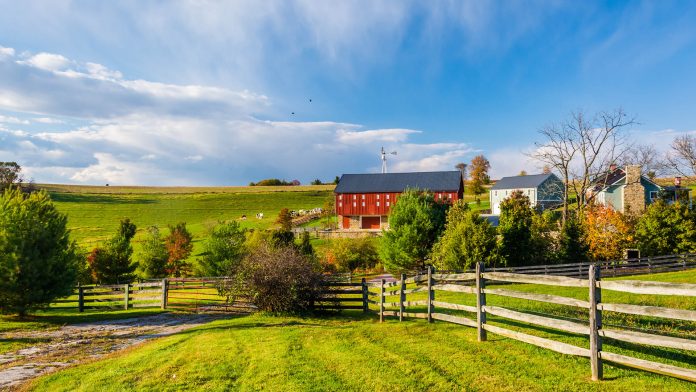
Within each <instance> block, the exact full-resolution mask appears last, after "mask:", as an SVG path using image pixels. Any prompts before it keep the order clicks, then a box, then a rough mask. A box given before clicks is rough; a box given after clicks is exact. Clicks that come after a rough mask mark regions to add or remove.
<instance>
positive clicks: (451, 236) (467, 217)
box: [432, 200, 496, 271]
mask: <svg viewBox="0 0 696 392" xmlns="http://www.w3.org/2000/svg"><path fill="white" fill-rule="evenodd" d="M495 257H496V236H495V228H493V227H492V226H491V225H490V223H488V221H487V220H485V219H484V218H481V216H479V214H478V212H475V211H471V210H469V207H468V206H467V204H466V202H464V201H463V200H458V201H457V202H456V203H455V204H454V205H453V206H452V207H450V209H449V211H448V212H447V224H446V227H445V231H444V232H443V234H442V236H441V237H440V239H439V240H438V242H437V243H436V244H435V246H434V247H433V254H432V261H433V264H434V265H435V266H436V267H437V268H439V269H444V270H459V271H462V270H466V269H469V268H472V267H473V266H474V265H475V263H477V262H479V261H482V262H484V263H486V264H488V265H490V264H493V263H494V262H495Z"/></svg>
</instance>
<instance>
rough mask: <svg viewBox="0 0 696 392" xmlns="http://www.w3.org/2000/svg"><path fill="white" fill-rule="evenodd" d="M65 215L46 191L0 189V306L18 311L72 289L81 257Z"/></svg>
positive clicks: (64, 293) (3, 310) (30, 307)
mask: <svg viewBox="0 0 696 392" xmlns="http://www.w3.org/2000/svg"><path fill="white" fill-rule="evenodd" d="M67 220H68V219H67V217H66V215H64V214H61V213H60V212H58V211H57V210H56V208H55V206H54V205H53V203H52V202H51V199H50V197H49V196H48V194H47V193H46V192H43V191H42V192H37V193H33V194H31V195H28V196H25V195H23V194H22V192H20V191H19V190H18V189H10V190H7V191H5V192H3V193H2V194H0V312H2V313H17V314H19V315H20V316H24V315H25V314H26V313H27V312H28V311H30V310H32V309H35V308H38V307H42V306H45V305H47V304H49V303H50V302H51V301H53V300H54V299H56V298H59V297H63V296H67V295H69V294H70V293H71V292H72V288H73V285H74V284H75V283H76V277H77V273H78V269H79V266H78V263H79V262H80V261H81V257H80V256H79V255H78V251H77V247H76V245H75V242H74V241H70V238H69V231H68V229H67V227H66V225H67Z"/></svg>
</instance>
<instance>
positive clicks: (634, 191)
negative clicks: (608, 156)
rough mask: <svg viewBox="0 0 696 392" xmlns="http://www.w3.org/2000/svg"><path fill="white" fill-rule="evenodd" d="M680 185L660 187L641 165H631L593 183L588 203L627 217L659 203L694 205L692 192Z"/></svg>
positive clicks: (677, 180) (678, 182)
mask: <svg viewBox="0 0 696 392" xmlns="http://www.w3.org/2000/svg"><path fill="white" fill-rule="evenodd" d="M680 185H681V181H680V179H679V178H677V179H675V185H674V186H668V187H663V186H660V185H658V184H656V183H655V182H653V181H652V180H650V179H649V178H648V177H646V176H645V175H643V174H642V173H641V166H639V165H628V166H626V167H625V168H619V167H617V166H616V165H612V166H611V167H610V169H609V171H608V172H607V173H605V174H603V175H601V176H599V177H598V178H597V179H595V180H594V181H593V186H592V187H591V188H590V189H589V190H588V191H587V194H586V200H587V202H588V203H597V204H601V205H605V206H608V207H610V208H612V209H614V210H616V211H619V212H622V213H625V214H626V213H628V214H633V215H640V214H642V213H643V212H644V211H645V208H646V207H647V206H648V205H650V204H651V203H653V202H654V201H655V200H657V199H663V200H665V201H667V202H668V203H674V202H676V201H684V202H687V203H688V202H690V200H691V197H690V191H689V189H688V188H682V187H681V186H680Z"/></svg>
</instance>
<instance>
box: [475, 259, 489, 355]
mask: <svg viewBox="0 0 696 392" xmlns="http://www.w3.org/2000/svg"><path fill="white" fill-rule="evenodd" d="M483 271H484V268H483V263H482V262H480V261H479V262H478V263H476V321H477V324H478V325H477V329H478V341H479V342H485V341H486V339H487V335H486V330H485V329H483V325H484V324H486V313H485V312H484V311H483V307H484V306H486V294H485V293H484V292H483V289H484V288H485V287H486V282H485V280H484V279H483V278H482V277H481V274H482V273H483Z"/></svg>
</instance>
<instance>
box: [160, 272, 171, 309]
mask: <svg viewBox="0 0 696 392" xmlns="http://www.w3.org/2000/svg"><path fill="white" fill-rule="evenodd" d="M167 286H168V282H167V278H164V279H162V304H161V305H162V309H167V292H168V291H169V290H168V287H167Z"/></svg>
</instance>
